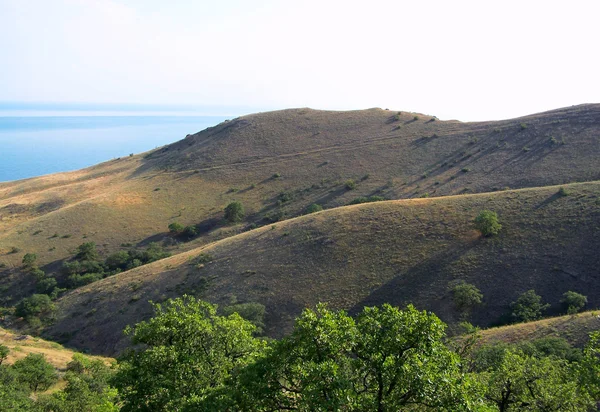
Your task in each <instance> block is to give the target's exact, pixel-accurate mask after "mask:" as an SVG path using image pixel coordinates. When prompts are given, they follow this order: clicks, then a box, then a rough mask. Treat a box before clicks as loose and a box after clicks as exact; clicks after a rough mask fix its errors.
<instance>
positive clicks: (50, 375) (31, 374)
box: [12, 353, 58, 392]
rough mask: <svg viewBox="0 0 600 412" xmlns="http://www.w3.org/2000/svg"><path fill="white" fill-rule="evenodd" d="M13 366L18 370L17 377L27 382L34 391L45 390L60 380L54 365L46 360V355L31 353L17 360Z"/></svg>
mask: <svg viewBox="0 0 600 412" xmlns="http://www.w3.org/2000/svg"><path fill="white" fill-rule="evenodd" d="M12 368H13V370H14V371H15V372H17V376H18V378H17V379H18V380H19V381H20V382H23V383H25V384H27V385H28V386H29V389H31V390H32V391H33V392H37V391H38V390H40V391H45V390H46V389H48V388H49V387H50V386H52V385H53V384H54V383H55V382H56V381H57V380H58V375H57V373H56V370H55V369H54V366H52V365H51V364H49V363H48V362H47V361H46V358H45V357H44V355H40V354H36V353H30V354H29V355H27V356H26V357H25V358H24V359H21V360H18V361H16V362H15V363H14V365H13V366H12Z"/></svg>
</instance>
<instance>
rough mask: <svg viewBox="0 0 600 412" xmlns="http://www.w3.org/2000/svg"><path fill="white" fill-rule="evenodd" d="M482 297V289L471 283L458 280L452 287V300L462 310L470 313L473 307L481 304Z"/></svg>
mask: <svg viewBox="0 0 600 412" xmlns="http://www.w3.org/2000/svg"><path fill="white" fill-rule="evenodd" d="M482 299H483V294H482V293H481V291H480V290H479V289H477V286H475V285H473V284H471V283H466V282H458V283H456V284H455V285H454V286H453V287H452V300H453V301H454V305H455V306H456V308H457V309H458V310H459V311H460V312H463V313H465V314H466V313H468V311H469V310H470V309H471V308H473V307H474V306H476V305H480V304H481V300H482Z"/></svg>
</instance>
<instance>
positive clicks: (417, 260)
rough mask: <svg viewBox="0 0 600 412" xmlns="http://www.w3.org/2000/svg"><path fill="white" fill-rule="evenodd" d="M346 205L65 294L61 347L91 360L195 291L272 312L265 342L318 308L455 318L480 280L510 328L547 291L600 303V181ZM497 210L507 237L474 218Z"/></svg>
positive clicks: (55, 329) (483, 313)
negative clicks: (466, 289) (376, 308)
mask: <svg viewBox="0 0 600 412" xmlns="http://www.w3.org/2000/svg"><path fill="white" fill-rule="evenodd" d="M565 188H567V190H568V191H569V195H568V196H560V195H559V194H558V190H559V188H558V187H556V186H554V187H546V188H536V189H521V190H515V191H504V192H496V193H485V194H474V195H461V196H448V197H440V198H429V199H410V200H397V201H388V202H377V203H369V204H362V205H354V206H346V207H341V208H336V209H332V210H326V211H323V212H319V213H315V214H311V215H307V216H303V217H299V218H295V219H290V220H287V221H285V222H280V223H277V224H274V225H269V226H265V227H262V228H258V229H255V230H252V231H250V232H246V233H243V234H240V235H237V236H233V237H230V238H227V239H224V240H221V241H218V242H215V243H213V244H210V245H208V246H204V247H200V248H198V249H194V250H191V251H188V252H184V253H181V254H177V255H175V256H172V257H170V258H167V259H163V260H160V261H157V262H154V263H152V264H149V265H146V266H142V267H139V268H136V269H133V270H130V271H127V272H124V273H121V274H118V275H116V276H112V277H109V278H106V279H104V280H101V281H99V282H96V283H92V284H90V285H88V286H85V287H82V288H80V289H77V290H75V291H73V292H70V293H68V294H66V295H65V296H63V297H62V298H60V299H59V300H58V305H59V308H60V309H59V313H58V316H57V321H56V323H55V324H54V325H53V326H51V327H50V329H49V331H48V333H49V336H51V337H52V338H53V339H58V340H59V341H62V342H67V343H69V344H71V345H74V346H76V347H80V348H86V349H89V350H92V351H93V352H100V353H116V352H119V351H120V350H122V349H123V348H124V347H125V346H126V344H127V343H126V340H124V337H123V336H122V335H121V333H120V331H121V330H122V329H123V328H124V327H125V326H126V325H127V324H128V323H134V322H136V321H138V320H140V319H144V318H147V317H149V316H150V315H151V307H150V305H149V304H148V303H147V301H148V300H152V301H155V302H160V301H162V300H164V299H166V298H168V297H173V296H178V295H181V294H183V293H187V294H193V295H196V296H199V297H202V298H204V299H207V300H210V301H213V302H216V303H220V304H227V303H228V302H230V301H231V300H232V298H233V297H235V299H236V300H237V301H240V302H259V303H261V304H264V305H265V306H266V308H267V319H266V320H267V322H266V323H267V329H266V331H267V334H269V335H270V336H277V337H279V336H282V335H283V334H285V333H286V332H287V331H289V330H290V328H291V326H292V323H293V319H294V318H295V317H296V316H297V315H298V314H299V313H300V311H301V310H302V309H303V308H304V307H308V306H312V305H314V304H316V303H318V302H320V301H326V302H329V304H330V305H331V306H332V307H333V308H343V309H347V310H349V311H350V312H351V313H353V312H357V311H359V310H360V309H361V308H362V306H364V305H378V304H382V303H385V302H389V303H392V304H394V305H405V304H407V303H414V304H415V305H416V306H417V307H419V308H423V309H429V310H432V311H434V312H435V313H436V314H438V316H440V317H441V318H442V320H444V321H446V322H455V321H458V320H459V314H458V313H457V312H456V310H455V309H454V305H453V302H452V299H451V293H450V290H449V287H450V285H451V284H452V282H455V281H457V280H465V281H467V282H469V283H473V284H475V285H476V286H477V287H478V288H479V289H480V290H481V291H482V293H483V295H484V306H483V307H481V308H479V310H477V311H475V312H474V313H473V314H472V320H473V322H474V323H475V324H477V325H480V326H489V325H492V324H494V323H496V322H498V321H499V320H500V319H501V317H502V316H503V315H504V314H505V313H506V312H507V311H508V307H509V304H510V302H512V301H514V300H515V299H516V298H517V297H518V295H519V294H521V293H523V292H525V291H527V290H529V289H535V290H536V291H537V292H538V293H539V294H540V295H541V296H542V297H543V298H544V300H545V301H547V302H549V303H551V304H552V306H553V308H552V312H551V313H558V312H559V301H560V298H561V296H562V294H563V293H564V292H566V291H568V290H574V291H578V292H580V293H584V294H586V295H587V296H588V298H589V304H590V307H596V306H598V305H599V304H600V290H599V288H600V282H598V275H599V273H598V270H597V268H598V265H599V264H600V260H599V257H598V254H597V253H596V251H597V249H598V247H599V246H600V237H599V236H600V230H599V229H600V183H599V182H592V183H580V184H571V185H566V186H565ZM483 209H489V210H494V211H497V212H498V213H499V217H500V221H501V223H502V225H503V227H502V230H501V232H500V233H499V235H498V236H496V237H492V238H484V237H481V235H480V234H479V232H478V231H476V230H474V228H473V224H472V220H473V218H474V217H475V216H476V215H477V213H478V212H479V211H480V210H483Z"/></svg>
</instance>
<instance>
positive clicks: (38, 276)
mask: <svg viewBox="0 0 600 412" xmlns="http://www.w3.org/2000/svg"><path fill="white" fill-rule="evenodd" d="M29 273H31V274H32V275H33V277H34V278H35V280H36V281H38V282H39V281H40V280H42V279H44V278H45V277H46V274H45V273H44V271H43V270H42V269H40V268H35V269H33V270H32V271H31V272H29Z"/></svg>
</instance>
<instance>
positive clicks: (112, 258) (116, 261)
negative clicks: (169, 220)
mask: <svg viewBox="0 0 600 412" xmlns="http://www.w3.org/2000/svg"><path fill="white" fill-rule="evenodd" d="M169 226H170V225H169ZM128 262H129V253H127V252H125V251H124V250H121V251H119V252H116V253H113V254H112V255H109V256H108V257H107V258H106V260H105V261H104V264H105V265H106V266H107V267H108V269H110V270H115V269H125V268H126V267H127V263H128Z"/></svg>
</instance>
